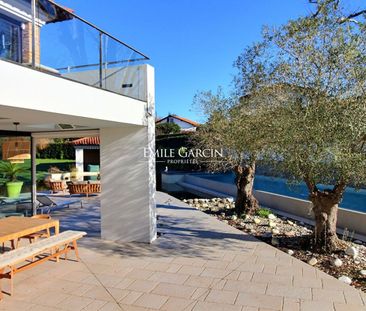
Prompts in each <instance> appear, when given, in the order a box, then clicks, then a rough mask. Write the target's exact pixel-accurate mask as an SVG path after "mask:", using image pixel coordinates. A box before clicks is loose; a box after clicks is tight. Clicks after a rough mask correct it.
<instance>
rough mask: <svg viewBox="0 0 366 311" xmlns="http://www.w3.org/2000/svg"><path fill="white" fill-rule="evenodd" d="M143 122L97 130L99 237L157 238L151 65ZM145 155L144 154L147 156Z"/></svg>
mask: <svg viewBox="0 0 366 311" xmlns="http://www.w3.org/2000/svg"><path fill="white" fill-rule="evenodd" d="M146 81H148V83H147V109H146V114H145V118H146V125H147V126H145V127H142V126H128V127H117V128H101V129H100V140H101V145H100V156H101V163H100V164H101V172H100V173H101V180H102V194H101V223H102V228H101V229H102V238H104V239H108V240H113V241H120V242H132V241H136V242H152V241H153V240H154V239H156V235H157V228H156V202H155V192H156V190H155V189H156V180H155V120H154V116H155V85H154V68H152V67H151V66H149V67H148V68H147V71H146ZM146 155H147V156H146Z"/></svg>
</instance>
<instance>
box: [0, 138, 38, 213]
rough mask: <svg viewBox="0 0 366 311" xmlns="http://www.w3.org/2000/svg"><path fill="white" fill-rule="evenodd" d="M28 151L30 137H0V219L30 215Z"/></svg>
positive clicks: (30, 187)
mask: <svg viewBox="0 0 366 311" xmlns="http://www.w3.org/2000/svg"><path fill="white" fill-rule="evenodd" d="M30 149H31V139H30V137H22V136H16V137H6V136H0V218H1V217H5V216H9V214H12V215H25V216H27V215H31V213H32V205H31V191H32V190H31V189H32V180H31V159H30V158H31V150H30ZM14 213H15V214H14Z"/></svg>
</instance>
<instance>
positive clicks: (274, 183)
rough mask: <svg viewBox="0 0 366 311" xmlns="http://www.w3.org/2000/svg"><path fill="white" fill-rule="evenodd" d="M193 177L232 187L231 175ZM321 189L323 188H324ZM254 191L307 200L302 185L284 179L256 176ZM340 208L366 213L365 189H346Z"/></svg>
mask: <svg viewBox="0 0 366 311" xmlns="http://www.w3.org/2000/svg"><path fill="white" fill-rule="evenodd" d="M195 176H197V177H200V178H204V179H208V180H213V181H217V182H221V183H225V184H232V185H234V174H233V173H225V174H210V173H206V174H197V175H195ZM323 188H325V186H324V187H323ZM254 189H255V190H260V191H266V192H272V193H276V194H280V195H285V196H289V197H295V198H298V199H303V200H308V190H307V187H306V185H305V184H304V183H300V184H298V185H288V184H287V181H286V179H283V178H275V177H268V176H263V175H256V177H255V180H254ZM340 206H341V207H342V208H345V209H349V210H354V211H358V212H363V213H366V189H359V190H356V189H354V188H351V187H347V189H346V192H345V194H344V197H343V200H342V202H341V204H340Z"/></svg>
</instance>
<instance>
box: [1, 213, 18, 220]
mask: <svg viewBox="0 0 366 311" xmlns="http://www.w3.org/2000/svg"><path fill="white" fill-rule="evenodd" d="M11 216H17V217H24V214H23V213H13V212H5V213H0V219H1V218H6V217H11Z"/></svg>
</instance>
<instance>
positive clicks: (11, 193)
mask: <svg viewBox="0 0 366 311" xmlns="http://www.w3.org/2000/svg"><path fill="white" fill-rule="evenodd" d="M22 187H23V182H22V181H12V182H7V183H6V190H7V192H8V197H9V198H17V197H19V195H20V191H21V190H22Z"/></svg>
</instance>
